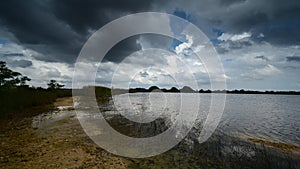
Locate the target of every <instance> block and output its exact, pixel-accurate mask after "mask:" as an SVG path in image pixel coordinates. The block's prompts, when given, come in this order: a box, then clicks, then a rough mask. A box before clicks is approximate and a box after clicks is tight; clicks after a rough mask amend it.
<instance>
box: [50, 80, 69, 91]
mask: <svg viewBox="0 0 300 169" xmlns="http://www.w3.org/2000/svg"><path fill="white" fill-rule="evenodd" d="M47 85H48V89H51V90H56V89H61V88H62V87H64V86H65V85H63V84H60V83H58V82H57V81H56V80H50V82H49V83H48V84H47Z"/></svg>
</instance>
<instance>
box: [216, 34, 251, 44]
mask: <svg viewBox="0 0 300 169" xmlns="http://www.w3.org/2000/svg"><path fill="white" fill-rule="evenodd" d="M251 36H252V34H251V33H250V32H244V33H242V34H230V33H223V34H222V35H221V36H219V37H218V40H220V41H225V42H227V41H229V40H230V41H240V40H243V39H246V38H250V37H251Z"/></svg>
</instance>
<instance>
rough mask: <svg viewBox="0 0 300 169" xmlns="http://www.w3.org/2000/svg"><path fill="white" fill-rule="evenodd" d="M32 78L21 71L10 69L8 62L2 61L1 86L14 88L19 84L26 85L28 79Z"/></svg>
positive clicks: (0, 68) (0, 64) (0, 63)
mask: <svg viewBox="0 0 300 169" xmlns="http://www.w3.org/2000/svg"><path fill="white" fill-rule="evenodd" d="M30 80H31V79H30V78H28V77H27V76H23V75H22V74H21V73H19V72H15V71H12V70H10V69H9V68H8V67H7V66H6V63H5V62H3V61H0V87H1V88H3V87H4V88H13V87H17V86H26V81H30Z"/></svg>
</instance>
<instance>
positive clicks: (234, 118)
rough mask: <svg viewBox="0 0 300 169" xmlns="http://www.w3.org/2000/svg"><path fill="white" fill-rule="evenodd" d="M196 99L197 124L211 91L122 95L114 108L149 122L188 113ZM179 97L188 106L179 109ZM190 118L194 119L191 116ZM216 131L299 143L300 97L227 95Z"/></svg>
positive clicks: (137, 119) (191, 112)
mask: <svg viewBox="0 0 300 169" xmlns="http://www.w3.org/2000/svg"><path fill="white" fill-rule="evenodd" d="M215 95H217V94H215ZM219 95H220V94H219ZM199 98H200V104H199V105H200V109H199V114H198V115H199V118H198V119H197V120H196V123H198V122H200V121H202V120H203V119H205V118H206V117H207V113H208V111H209V106H210V101H211V94H188V93H184V94H182V95H180V94H178V93H136V94H123V95H118V96H114V103H115V108H116V110H118V111H115V112H117V113H120V114H122V115H123V116H125V117H126V118H128V119H129V120H132V121H135V122H139V120H141V119H142V122H150V121H152V120H154V119H156V118H157V117H161V116H164V117H169V118H171V119H176V116H177V115H178V113H179V112H182V113H186V115H187V116H189V115H191V114H193V111H197V106H195V105H197V104H198V103H195V102H196V101H198V99H199ZM182 100H184V101H183V102H184V105H185V106H186V107H188V108H183V109H182V107H181V105H182ZM220 104H221V101H220ZM217 106H218V105H217ZM191 117H192V118H194V116H192V115H191ZM192 118H191V121H192ZM186 122H187V123H188V121H186ZM216 132H222V133H226V134H229V135H232V136H236V137H242V136H248V137H249V136H250V137H259V138H264V139H268V140H271V141H281V142H286V143H292V144H296V145H298V146H300V144H299V143H300V96H294V95H250V94H249V95H248V94H227V95H226V100H225V109H224V112H223V115H222V118H221V121H220V123H219V125H218V128H217V130H216Z"/></svg>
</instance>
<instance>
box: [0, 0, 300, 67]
mask: <svg viewBox="0 0 300 169" xmlns="http://www.w3.org/2000/svg"><path fill="white" fill-rule="evenodd" d="M177 9H180V10H182V11H183V12H184V13H185V14H186V16H189V17H188V19H189V20H190V21H191V22H193V23H194V24H196V25H197V26H198V27H200V28H201V29H202V30H203V31H204V32H205V33H206V34H207V35H208V36H209V38H216V36H218V35H217V34H216V33H215V32H213V29H219V30H220V31H224V32H228V33H231V34H240V33H242V32H251V33H252V35H253V36H252V37H251V40H253V41H267V42H270V43H272V44H273V43H274V44H278V45H299V44H300V31H299V30H300V23H299V18H300V12H299V11H300V1H292V0H290V1H289V0H288V1H282V0H251V1H249V0H248V1H247V0H216V1H211V0H200V1H196V0H187V1H181V0H175V1H173V0H172V1H163V2H162V1H158V0H145V1H142V0H128V1H119V0H101V1H100V0H87V1H82V0H32V1H20V0H9V1H1V2H0V24H1V28H0V29H5V30H7V31H9V32H10V33H12V34H13V35H14V36H15V39H10V40H13V41H14V42H15V43H18V44H20V45H21V46H25V47H27V48H30V49H33V50H35V51H37V52H38V53H40V54H35V55H34V56H33V57H35V58H36V59H39V60H43V61H51V62H67V63H74V62H75V60H76V57H77V55H78V53H79V51H80V49H81V47H82V45H83V44H84V42H85V41H86V40H87V38H88V37H89V36H90V35H91V33H93V31H95V30H98V29H99V28H100V27H102V26H103V25H105V24H106V23H108V22H110V21H112V20H113V19H116V18H118V17H120V16H123V15H126V14H130V13H135V12H145V11H161V12H168V13H171V14H173V13H174V11H176V10H177ZM0 32H1V31H0ZM261 33H262V34H263V35H264V37H263V38H262V37H260V38H257V37H258V35H260V34H261ZM0 36H1V35H0ZM136 39H137V38H136ZM136 39H135V38H132V39H129V40H128V41H126V42H123V43H121V44H119V45H117V46H116V47H115V48H114V49H112V51H111V52H110V53H109V54H108V55H107V57H106V60H109V61H115V62H120V61H121V60H123V59H124V57H126V55H128V54H130V53H131V52H133V51H136V50H139V49H140V46H139V45H137V44H136ZM160 45H163V44H162V43H156V44H155V43H153V46H154V47H156V46H160ZM229 45H230V46H229V48H230V49H236V48H242V47H244V46H247V45H251V44H249V43H248V42H241V43H233V44H229ZM220 50H221V49H220ZM226 50H227V49H224V50H221V51H223V52H224V51H226Z"/></svg>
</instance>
